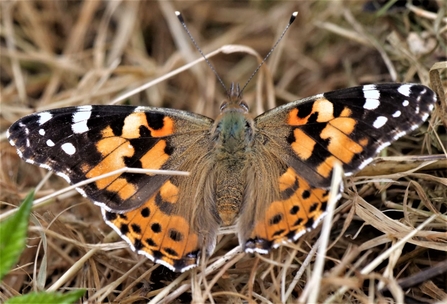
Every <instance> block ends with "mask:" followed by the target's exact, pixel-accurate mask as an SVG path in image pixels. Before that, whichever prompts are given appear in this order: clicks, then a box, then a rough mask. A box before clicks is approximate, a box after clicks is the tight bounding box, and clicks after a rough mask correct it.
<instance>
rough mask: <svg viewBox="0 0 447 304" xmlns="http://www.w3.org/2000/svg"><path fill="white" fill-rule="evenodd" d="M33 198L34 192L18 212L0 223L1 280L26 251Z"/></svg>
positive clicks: (28, 196)
mask: <svg viewBox="0 0 447 304" xmlns="http://www.w3.org/2000/svg"><path fill="white" fill-rule="evenodd" d="M33 198H34V191H31V192H30V193H29V194H28V195H27V196H26V198H25V200H24V201H23V203H22V205H21V206H20V207H19V209H18V210H17V212H16V213H15V214H14V215H12V216H11V217H9V218H7V219H6V220H5V221H3V222H2V223H0V280H1V279H3V277H4V276H5V275H6V274H7V273H8V272H9V270H10V269H11V268H12V267H13V266H14V264H16V263H17V261H18V260H19V257H20V254H21V253H22V251H23V250H24V249H25V245H26V234H27V230H28V217H29V214H30V212H31V207H32V205H33Z"/></svg>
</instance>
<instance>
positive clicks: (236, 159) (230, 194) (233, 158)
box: [212, 84, 254, 225]
mask: <svg viewBox="0 0 447 304" xmlns="http://www.w3.org/2000/svg"><path fill="white" fill-rule="evenodd" d="M253 125H254V123H253V119H252V118H251V117H250V116H249V115H248V106H247V104H246V103H245V102H244V101H243V100H242V98H241V96H240V89H239V86H238V85H233V84H232V85H231V89H230V92H229V94H228V99H227V100H225V101H224V102H223V103H222V105H221V114H220V116H219V117H218V118H217V119H216V122H215V124H214V128H213V133H212V138H213V141H214V157H215V166H216V170H215V176H214V177H215V185H216V191H215V199H216V204H217V211H218V213H219V216H220V218H221V220H222V223H223V224H224V225H231V224H232V223H233V222H234V220H235V218H236V216H237V215H238V214H239V211H240V209H241V206H242V202H243V199H244V192H245V187H246V185H245V182H246V172H247V163H248V162H247V157H248V155H249V153H250V149H251V147H252V142H253V135H254V127H253Z"/></svg>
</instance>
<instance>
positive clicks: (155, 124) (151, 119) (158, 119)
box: [145, 112, 165, 130]
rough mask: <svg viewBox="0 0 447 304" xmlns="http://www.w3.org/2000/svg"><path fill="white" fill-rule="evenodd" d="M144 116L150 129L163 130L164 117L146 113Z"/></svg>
mask: <svg viewBox="0 0 447 304" xmlns="http://www.w3.org/2000/svg"><path fill="white" fill-rule="evenodd" d="M145 114H146V119H147V123H148V125H149V127H151V128H152V129H154V130H160V129H162V128H163V126H164V122H163V119H164V118H165V115H163V114H160V113H153V112H146V113H145Z"/></svg>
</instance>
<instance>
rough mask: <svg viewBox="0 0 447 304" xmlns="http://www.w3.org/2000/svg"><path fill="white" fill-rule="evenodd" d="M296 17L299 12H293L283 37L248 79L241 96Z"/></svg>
mask: <svg viewBox="0 0 447 304" xmlns="http://www.w3.org/2000/svg"><path fill="white" fill-rule="evenodd" d="M296 16H298V12H293V13H292V16H290V20H289V23H288V24H287V26H286V28H285V29H284V31H283V32H282V34H281V36H279V38H278V40H276V43H275V45H273V47H272V48H271V49H270V52H268V54H267V55H266V56H265V57H264V59H263V60H262V62H261V63H260V64H259V65H258V67H257V68H256V70H255V71H254V72H253V74H251V76H250V78H248V80H247V82H246V83H245V85H244V86H243V87H242V90H241V93H240V94H241V95H242V92H243V91H244V90H245V88H246V87H247V85H248V83H249V82H250V81H251V80H252V79H253V77H255V75H256V73H258V71H259V69H260V68H261V66H262V65H263V64H264V62H265V61H266V60H267V58H269V57H270V55H271V54H272V53H273V50H274V49H275V48H276V47H277V46H278V44H279V42H280V41H281V40H282V38H283V37H284V35H285V34H286V32H287V30H288V29H289V27H290V25H291V24H292V23H293V21H295V19H296Z"/></svg>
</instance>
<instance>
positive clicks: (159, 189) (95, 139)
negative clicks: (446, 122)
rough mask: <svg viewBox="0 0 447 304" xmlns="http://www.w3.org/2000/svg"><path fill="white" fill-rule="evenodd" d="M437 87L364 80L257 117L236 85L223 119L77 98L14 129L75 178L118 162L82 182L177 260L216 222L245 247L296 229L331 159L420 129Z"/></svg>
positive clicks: (188, 262) (315, 207)
mask: <svg viewBox="0 0 447 304" xmlns="http://www.w3.org/2000/svg"><path fill="white" fill-rule="evenodd" d="M435 101H436V95H435V94H434V93H433V91H431V90H430V89H429V88H427V87H425V86H423V85H420V84H397V83H388V84H377V85H365V86H360V87H353V88H348V89H342V90H338V91H333V92H328V93H324V94H320V95H316V96H313V97H309V98H305V99H302V100H297V101H294V102H291V103H288V104H285V105H283V106H280V107H277V108H274V109H272V110H270V111H267V112H265V113H264V114H262V115H259V116H258V117H256V118H254V119H253V118H251V117H250V115H249V114H248V106H247V104H246V103H245V102H244V101H243V99H242V96H241V92H240V89H239V86H238V85H232V86H231V89H230V91H229V92H228V99H227V100H225V101H224V102H223V103H222V105H221V108H220V109H221V114H220V116H219V117H218V118H217V119H216V120H212V119H210V118H208V117H205V116H201V115H198V114H193V113H190V112H186V111H180V110H173V109H163V108H154V107H133V106H101V105H96V106H95V105H94V106H81V107H69V108H62V109H55V110H49V111H44V112H40V113H35V114H32V115H29V116H26V117H23V118H22V119H20V120H19V121H17V122H15V123H14V124H13V125H12V126H11V127H10V128H9V130H8V133H7V136H8V138H9V141H10V143H11V145H13V146H15V147H16V148H17V152H18V154H19V155H20V157H22V158H23V159H24V160H26V161H27V162H28V163H32V164H36V165H39V166H41V167H44V168H46V169H49V170H52V171H54V172H56V174H58V175H60V176H62V177H63V178H65V179H66V180H67V181H68V182H69V183H71V184H76V183H78V182H81V181H84V180H86V179H89V178H93V177H98V176H100V175H102V174H104V173H108V172H111V171H114V170H116V169H121V168H125V167H128V168H144V169H162V170H165V169H166V170H182V171H188V172H190V176H188V177H185V176H173V175H153V174H137V173H122V174H116V175H113V176H109V177H106V178H102V179H99V180H97V181H95V182H92V183H90V184H87V185H84V186H81V187H79V188H78V191H79V192H80V193H81V194H83V195H84V196H86V197H88V198H90V199H91V200H93V201H94V202H95V204H97V205H99V206H100V207H101V208H102V212H103V215H104V220H105V221H106V222H107V224H108V225H110V226H111V227H112V228H113V229H114V230H115V231H116V232H118V233H119V234H120V235H121V237H122V238H123V239H124V240H126V241H127V242H128V243H129V245H130V247H131V248H132V249H133V250H134V251H136V252H138V253H140V254H143V255H145V256H147V257H148V258H150V259H151V260H153V261H155V262H157V263H160V264H162V265H164V266H166V267H168V268H169V269H171V270H173V271H182V272H183V271H186V270H188V269H190V268H192V267H195V266H196V265H197V264H198V259H199V257H200V252H201V250H205V251H206V253H207V254H208V255H209V254H211V253H212V252H213V250H214V248H215V242H216V241H215V239H216V233H217V231H218V228H219V226H220V225H231V224H234V223H236V227H237V231H238V237H239V242H240V244H241V245H242V247H243V248H244V250H245V251H246V252H259V253H267V252H269V250H270V249H271V248H276V247H278V246H279V245H280V244H281V243H284V242H288V241H295V240H297V239H298V238H299V237H300V236H301V235H302V234H304V233H305V232H306V231H308V230H310V229H312V228H314V227H315V226H316V225H317V224H318V223H319V222H320V220H321V218H322V216H323V215H324V213H325V210H326V205H327V200H328V194H329V190H328V187H329V186H330V180H331V173H332V169H333V164H334V162H335V161H337V160H338V161H340V162H341V163H342V165H343V168H344V170H345V173H346V175H351V174H353V173H355V172H356V171H358V170H360V169H361V168H363V167H365V166H366V165H367V164H368V163H369V162H370V161H371V160H372V157H373V156H374V155H375V154H376V153H378V152H379V151H380V150H382V149H383V148H384V147H386V146H388V145H389V144H390V143H391V142H393V141H395V140H396V139H398V138H399V137H401V136H403V135H405V134H406V133H408V132H410V131H411V130H414V129H416V128H417V127H418V126H419V125H420V124H421V123H422V122H424V121H425V120H426V119H427V117H428V115H429V113H430V112H431V111H432V109H433V107H434V103H435Z"/></svg>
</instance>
